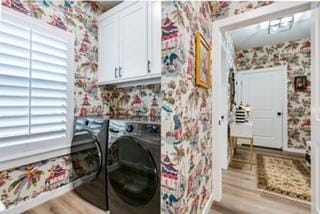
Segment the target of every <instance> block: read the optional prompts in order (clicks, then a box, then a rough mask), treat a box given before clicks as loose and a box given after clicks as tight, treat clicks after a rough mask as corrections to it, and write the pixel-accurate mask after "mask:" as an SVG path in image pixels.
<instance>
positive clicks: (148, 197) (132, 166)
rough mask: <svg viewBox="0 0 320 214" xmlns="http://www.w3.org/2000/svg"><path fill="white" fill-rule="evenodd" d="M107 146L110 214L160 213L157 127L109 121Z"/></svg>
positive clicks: (125, 121)
mask: <svg viewBox="0 0 320 214" xmlns="http://www.w3.org/2000/svg"><path fill="white" fill-rule="evenodd" d="M108 144H109V145H108V153H107V171H108V175H107V180H108V188H107V190H108V201H109V210H110V212H111V214H150V213H152V214H157V213H160V144H161V140H160V124H159V123H153V122H146V121H144V122H141V121H139V122H138V121H134V120H123V119H111V120H110V121H109V142H108Z"/></svg>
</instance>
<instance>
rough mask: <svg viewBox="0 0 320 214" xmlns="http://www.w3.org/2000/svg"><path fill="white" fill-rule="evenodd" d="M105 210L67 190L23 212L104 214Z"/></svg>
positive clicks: (33, 213)
mask: <svg viewBox="0 0 320 214" xmlns="http://www.w3.org/2000/svg"><path fill="white" fill-rule="evenodd" d="M105 213H106V212H105V211H103V210H101V209H99V208H97V207H95V206H93V205H92V204H90V203H89V202H87V201H85V200H83V199H82V198H80V197H79V196H78V195H77V194H76V193H74V192H68V193H66V194H64V195H62V196H60V197H58V198H55V199H52V200H50V201H48V202H46V203H44V204H41V205H39V206H37V207H35V208H33V209H31V210H28V211H26V212H24V214H105Z"/></svg>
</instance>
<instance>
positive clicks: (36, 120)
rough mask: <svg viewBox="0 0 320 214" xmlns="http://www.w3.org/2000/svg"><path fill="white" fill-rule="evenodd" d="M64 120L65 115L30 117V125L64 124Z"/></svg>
mask: <svg viewBox="0 0 320 214" xmlns="http://www.w3.org/2000/svg"><path fill="white" fill-rule="evenodd" d="M65 120H66V117H65V115H37V116H35V115H32V119H31V124H32V125H41V124H55V123H64V122H65Z"/></svg>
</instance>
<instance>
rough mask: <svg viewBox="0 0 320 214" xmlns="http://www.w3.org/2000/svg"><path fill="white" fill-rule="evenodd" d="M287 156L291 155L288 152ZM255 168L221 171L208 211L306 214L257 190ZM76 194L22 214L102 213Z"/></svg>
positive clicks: (302, 208)
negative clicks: (217, 194) (218, 196)
mask: <svg viewBox="0 0 320 214" xmlns="http://www.w3.org/2000/svg"><path fill="white" fill-rule="evenodd" d="M257 150H258V151H259V152H260V153H261V152H262V153H266V154H279V155H283V154H284V153H283V152H278V151H271V150H265V149H257ZM287 155H290V154H287ZM255 170H256V167H253V169H252V170H250V168H249V166H245V165H241V164H231V166H230V168H229V169H228V170H226V171H224V172H223V198H222V201H221V202H219V203H214V205H213V206H212V209H211V211H210V214H308V213H310V207H308V206H306V205H302V204H299V203H297V202H292V201H290V200H288V199H283V198H279V197H273V196H270V195H261V194H260V192H258V191H257V189H256V171H255ZM102 213H105V212H104V211H102V210H100V209H98V208H96V207H95V206H93V205H91V204H90V203H88V202H86V201H85V200H83V199H81V198H79V197H78V196H77V195H76V194H75V193H73V192H69V193H67V194H65V195H63V196H61V197H59V198H56V199H53V200H50V201H48V202H46V203H44V204H42V205H39V206H37V207H35V208H33V209H31V210H29V211H27V212H25V213H24V214H102Z"/></svg>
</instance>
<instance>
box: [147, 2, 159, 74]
mask: <svg viewBox="0 0 320 214" xmlns="http://www.w3.org/2000/svg"><path fill="white" fill-rule="evenodd" d="M148 59H149V70H148V72H149V74H150V76H160V75H161V1H152V2H149V5H148Z"/></svg>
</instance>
